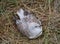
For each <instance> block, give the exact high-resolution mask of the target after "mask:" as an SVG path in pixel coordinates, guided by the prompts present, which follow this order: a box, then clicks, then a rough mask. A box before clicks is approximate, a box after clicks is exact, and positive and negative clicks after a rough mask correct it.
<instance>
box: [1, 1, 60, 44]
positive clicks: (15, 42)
mask: <svg viewBox="0 0 60 44" xmlns="http://www.w3.org/2000/svg"><path fill="white" fill-rule="evenodd" d="M57 1H58V2H59V0H0V44H60V13H59V12H60V11H59V4H60V2H59V3H56V2H57ZM57 5H58V6H57ZM19 8H24V9H28V10H30V11H31V12H33V13H34V14H35V16H36V18H38V19H39V20H41V21H42V25H43V34H42V35H41V36H40V37H39V38H37V39H34V40H29V39H28V38H27V37H25V36H24V35H22V34H21V33H20V32H19V31H18V29H17V27H16V25H15V23H14V20H13V15H16V11H17V10H18V9H19Z"/></svg>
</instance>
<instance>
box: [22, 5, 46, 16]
mask: <svg viewBox="0 0 60 44" xmlns="http://www.w3.org/2000/svg"><path fill="white" fill-rule="evenodd" d="M23 5H24V7H25V8H27V9H28V10H30V11H32V12H36V13H38V14H41V15H45V14H44V13H41V12H39V11H36V10H33V9H31V8H29V7H28V6H26V4H23Z"/></svg>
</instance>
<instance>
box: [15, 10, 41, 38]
mask: <svg viewBox="0 0 60 44" xmlns="http://www.w3.org/2000/svg"><path fill="white" fill-rule="evenodd" d="M17 15H18V16H19V18H20V19H17V20H16V25H17V28H18V29H19V30H20V32H21V33H22V34H23V35H25V36H27V37H28V38H29V39H35V38H37V37H39V36H40V35H42V26H41V21H39V20H38V19H37V18H36V17H35V16H34V14H32V13H30V12H29V11H26V10H23V9H20V10H18V11H17Z"/></svg>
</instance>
